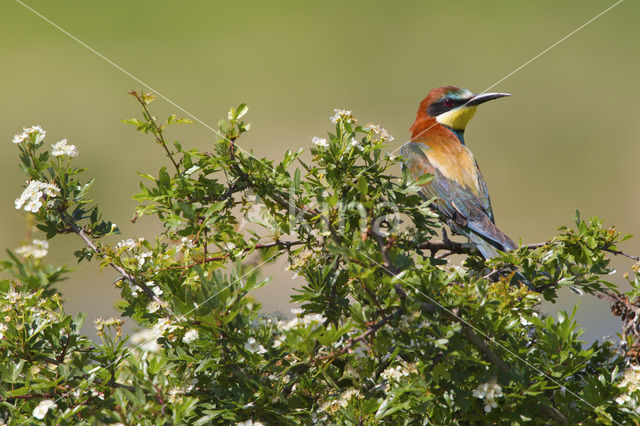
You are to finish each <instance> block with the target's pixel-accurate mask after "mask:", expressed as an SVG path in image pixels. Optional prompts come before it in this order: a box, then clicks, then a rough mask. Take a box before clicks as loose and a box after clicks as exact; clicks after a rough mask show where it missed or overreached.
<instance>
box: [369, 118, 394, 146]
mask: <svg viewBox="0 0 640 426" xmlns="http://www.w3.org/2000/svg"><path fill="white" fill-rule="evenodd" d="M364 130H366V131H367V132H371V133H373V135H374V136H376V140H386V141H389V142H393V136H391V135H390V134H389V132H387V130H386V129H385V128H384V127H380V126H379V125H377V124H372V123H369V124H367V125H366V126H364Z"/></svg>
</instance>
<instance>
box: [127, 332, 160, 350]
mask: <svg viewBox="0 0 640 426" xmlns="http://www.w3.org/2000/svg"><path fill="white" fill-rule="evenodd" d="M160 336H162V333H158V332H156V331H154V330H151V329H149V328H147V329H144V330H141V331H138V332H137V333H134V334H132V335H131V343H133V344H134V345H136V346H135V347H136V348H138V349H141V350H143V351H145V352H159V351H160V345H159V344H158V342H157V341H156V340H158V338H159V337H160Z"/></svg>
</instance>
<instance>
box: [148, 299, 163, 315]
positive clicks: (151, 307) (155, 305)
mask: <svg viewBox="0 0 640 426" xmlns="http://www.w3.org/2000/svg"><path fill="white" fill-rule="evenodd" d="M161 307H162V304H161V303H160V302H158V301H157V300H152V301H151V302H150V303H149V304H148V305H147V312H149V313H150V314H153V313H155V312H158V310H159V309H160V308H161Z"/></svg>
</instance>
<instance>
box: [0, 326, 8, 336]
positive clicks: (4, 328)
mask: <svg viewBox="0 0 640 426" xmlns="http://www.w3.org/2000/svg"><path fill="white" fill-rule="evenodd" d="M8 329H9V326H8V325H7V324H4V323H0V340H2V339H4V332H5V331H7V330H8Z"/></svg>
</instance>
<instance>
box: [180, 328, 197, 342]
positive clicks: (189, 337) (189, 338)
mask: <svg viewBox="0 0 640 426" xmlns="http://www.w3.org/2000/svg"><path fill="white" fill-rule="evenodd" d="M197 339H198V330H196V329H193V328H192V329H189V330H188V331H187V332H186V333H184V337H183V338H182V341H183V342H184V343H186V344H187V345H190V344H191V343H193V342H194V341H196V340H197Z"/></svg>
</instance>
